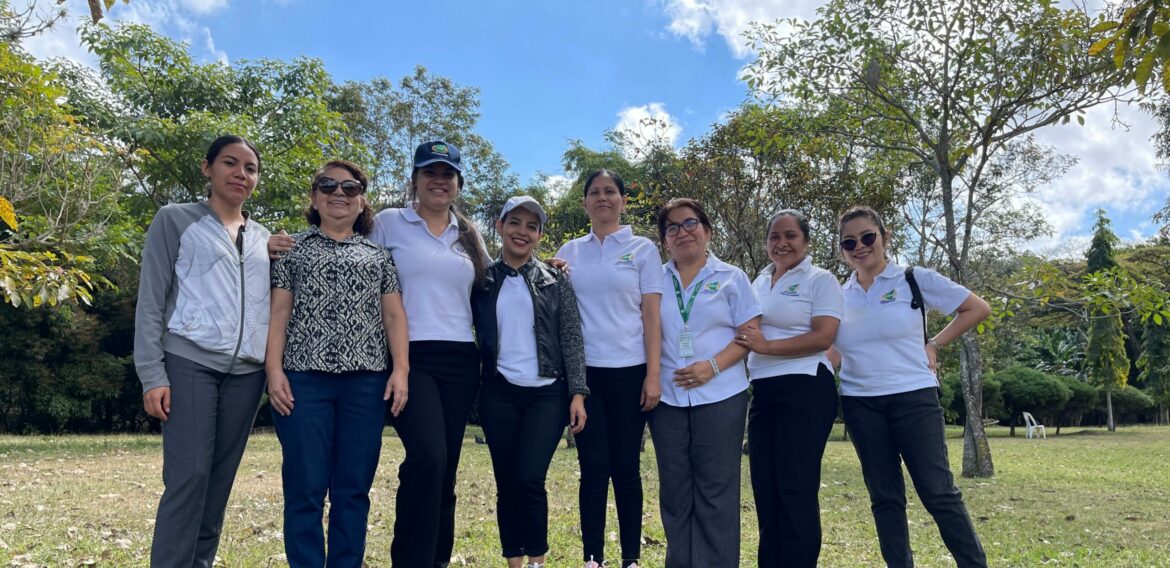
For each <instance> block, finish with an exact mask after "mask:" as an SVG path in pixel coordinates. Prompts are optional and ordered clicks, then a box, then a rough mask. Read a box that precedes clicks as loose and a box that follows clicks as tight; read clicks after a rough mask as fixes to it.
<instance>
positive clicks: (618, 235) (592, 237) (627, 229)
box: [585, 225, 634, 243]
mask: <svg viewBox="0 0 1170 568" xmlns="http://www.w3.org/2000/svg"><path fill="white" fill-rule="evenodd" d="M605 238H607V239H613V240H615V241H617V242H619V243H624V242H626V241H628V240H630V239H632V238H634V228H633V227H631V226H629V225H622V226H621V227H620V228H619V229H618V230H616V231H614V232H612V233H610V234H609V235H607V236H606V237H605ZM600 240H601V239H598V238H597V233H594V232H593V229H589V234H588V235H585V242H589V241H600Z"/></svg>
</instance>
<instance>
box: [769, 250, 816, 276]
mask: <svg viewBox="0 0 1170 568" xmlns="http://www.w3.org/2000/svg"><path fill="white" fill-rule="evenodd" d="M809 268H812V257H811V256H809V255H807V254H805V255H804V259H802V260H801V261H800V262H798V263H796V266H793V267H792V268H789V269H788V272H785V273H784V276H781V278H784V277H785V276H788V275H789V274H796V273H797V272H808V269H809ZM775 273H776V263H772V264H769V265H768V266H765V267H764V269H763V270H761V271H760V276H767V277H768V278H771V277H772V275H773V274H775Z"/></svg>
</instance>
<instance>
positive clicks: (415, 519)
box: [387, 341, 480, 568]
mask: <svg viewBox="0 0 1170 568" xmlns="http://www.w3.org/2000/svg"><path fill="white" fill-rule="evenodd" d="M479 382H480V380H479V351H478V350H477V349H476V347H475V344H474V343H463V342H457V341H412V342H410V378H409V388H410V399H409V401H408V402H407V404H406V408H404V409H403V410H402V412H401V413H400V414H399V415H398V416H397V417H392V418H391V419H390V421H391V424H393V425H394V429H395V430H396V431H397V432H398V437H399V438H400V439H401V440H402V445H403V447H404V448H405V449H406V459H404V460H403V462H402V465H400V466H399V467H398V482H399V483H398V493H397V494H396V496H395V508H394V514H395V517H394V540H393V542H392V543H391V545H390V562H391V564H392V565H393V566H396V567H398V568H423V567H427V566H447V563H448V562H450V560H451V549H452V547H454V545H455V472H456V470H458V468H459V453H460V451H461V450H462V449H463V433H464V431H465V429H466V427H467V415H468V414H469V413H470V412H471V405H472V404H473V403H474V402H475V395H476V393H478V392H479ZM387 415H389V413H387Z"/></svg>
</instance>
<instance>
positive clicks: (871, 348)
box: [830, 207, 991, 567]
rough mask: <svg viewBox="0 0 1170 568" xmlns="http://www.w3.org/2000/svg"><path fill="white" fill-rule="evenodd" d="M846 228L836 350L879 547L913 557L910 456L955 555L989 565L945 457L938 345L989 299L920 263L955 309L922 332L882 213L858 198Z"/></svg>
mask: <svg viewBox="0 0 1170 568" xmlns="http://www.w3.org/2000/svg"><path fill="white" fill-rule="evenodd" d="M840 233H841V252H842V255H843V256H844V258H845V261H846V262H848V263H849V265H850V266H851V267H853V269H854V271H853V274H852V275H850V277H849V279H848V280H847V281H846V282H845V285H844V286H843V287H842V293H843V295H844V297H845V312H844V317H843V318H842V320H841V328H840V329H839V330H838V331H837V339H836V340H835V342H834V345H833V349H834V352H831V353H830V356H831V357H834V358H836V357H837V356H838V355H837V354H838V353H839V357H840V362H841V407H842V410H843V411H844V414H845V424H846V426H848V428H849V432H850V434H852V438H853V447H854V449H856V450H857V457H858V459H859V460H860V461H861V471H862V474H863V475H864V477H865V486H866V488H867V489H868V490H869V498H870V502H871V505H872V507H871V508H872V510H873V517H874V522H875V524H876V525H877V534H878V542H879V544H880V545H881V551H882V557H883V558H884V559H885V561H886V564H887V565H889V566H913V565H914V558H913V556H912V554H911V552H910V532H909V528H908V526H907V523H906V487H905V484H904V482H903V477H902V465H901V464H902V462H905V464H906V469H907V471H908V472H909V473H910V478H911V479H912V480H913V481H914V489H915V491H917V493H918V497H919V498H920V499H921V500H922V505H923V507H925V508H926V510H927V511H928V512H929V513H930V514H931V516H932V517H934V521H935V524H936V525H938V531H939V533H940V534H941V535H942V537H943V542H945V543H946V546H947V549H948V550H950V552H951V555H952V556H953V557H954V559H955V562H956V563H957V564H958V565H959V566H963V567H967V566H980V567H982V566H987V558H986V555H985V554H984V552H983V546H982V545H981V544H980V543H979V537H978V536H977V535H976V534H975V526H974V525H973V524H972V523H971V517H970V516H969V515H968V514H967V508H966V506H964V505H963V497H962V494H961V493H960V492H959V490H958V488H956V487H955V480H954V476H953V475H952V474H951V469H950V463H949V462H948V461H947V446H946V440H945V436H944V430H943V411H942V408H941V407H940V406H939V403H938V392H937V386H938V379H937V377H936V372H937V369H936V365H937V361H938V350H939V349H940V348H941V347H942V346H943V345H946V344H948V343H951V342H952V341H955V340H957V339H958V338H959V336H960V335H962V334H963V333H966V332H967V331H968V330H970V329H972V328H973V327H975V326H976V325H977V324H978V323H979V322H980V321H983V320H984V319H985V318H986V317H987V316H988V314H990V313H991V308H989V307H988V305H987V302H984V301H983V300H982V299H981V298H980V297H979V296H976V295H975V294H972V293H971V291H970V290H968V289H966V288H964V287H963V286H961V285H959V284H956V283H954V282H952V281H950V280H948V279H947V278H946V277H944V276H942V275H940V274H939V273H937V272H935V271H933V270H930V269H926V268H915V269H914V273H913V275H914V280H915V281H916V282H917V283H918V287H919V289H920V290H921V293H922V299H923V301H924V303H925V304H926V307H927V308H929V309H932V310H937V311H940V312H943V313H946V314H950V313H955V314H956V315H955V318H954V319H952V320H951V321H950V323H948V324H947V326H946V327H944V328H943V330H942V331H940V332H939V333H938V334H936V335H935V336H934V337H932V338H930V339H929V340H926V341H924V339H923V338H924V336H925V330H924V329H923V327H922V323H923V322H922V315H921V313H920V312H919V310H917V309H914V308H912V307H911V298H912V292H911V288H910V285H909V283H908V281H907V279H906V271H905V269H904V268H902V267H901V266H898V265H897V264H894V263H892V262H889V261H888V260H887V259H886V244H887V243H888V242H889V238H890V232H889V231H887V230H886V228H885V225H884V224H882V220H881V217H880V216H878V214H877V213H876V212H875V211H874V210H873V209H870V208H868V207H855V208H853V209H850V210H849V211H846V212H845V213H844V214H843V215H842V216H841V220H840ZM924 343H925V346H924Z"/></svg>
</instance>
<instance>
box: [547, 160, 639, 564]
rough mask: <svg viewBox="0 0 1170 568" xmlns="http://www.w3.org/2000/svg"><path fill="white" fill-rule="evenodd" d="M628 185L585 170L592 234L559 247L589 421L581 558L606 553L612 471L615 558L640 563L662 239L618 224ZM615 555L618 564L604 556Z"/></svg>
mask: <svg viewBox="0 0 1170 568" xmlns="http://www.w3.org/2000/svg"><path fill="white" fill-rule="evenodd" d="M628 199H629V198H628V197H627V196H626V185H625V182H623V181H622V178H621V177H620V176H618V175H617V174H616V173H614V172H611V171H609V170H597V171H595V172H593V173H591V174H589V176H588V177H586V178H585V195H584V206H585V213H586V214H588V215H589V223H590V226H591V230H590V232H589V234H588V235H585V236H583V237H580V238H577V239H573V240H571V241H569V242H568V243H565V245H564V246H562V247H561V249H560V251H558V252H557V257H558V258H560V259H563V260H565V261H566V262H568V264H569V265H570V266H572V267H573V272H572V276H571V279H572V281H573V289H574V290H575V291H576V292H577V303H578V306H579V308H580V310H581V328H582V333H583V334H584V336H585V364H586V367H585V378H586V381H587V382H588V384H589V392H590V395H589V398H587V399H585V410H586V411H588V413H589V425H588V426H586V427H585V429H584V430H582V431H581V432H580V433H578V434H577V435H576V436H575V439H576V441H577V459H578V461H579V462H580V465H581V485H580V489H579V493H578V496H579V500H580V504H581V542H582V544H583V545H584V550H583V554H584V562H585V568H599V567H600V566H601V565H603V564H604V563H605V517H606V502H607V501H608V497H609V484H610V480H611V479H612V480H613V495H614V502H615V503H616V505H617V515H618V529H619V534H620V537H619V540H620V543H621V550H622V555H621V564H620V565H617V566H620V568H630V567H633V568H637V565H638V558H639V556H640V555H641V546H642V472H641V447H642V432H643V430H644V429H645V427H646V416H647V415H648V414H649V412H650V411H651V410H653V409H654V407H655V406H657V405H658V399H659V398H660V397H661V396H662V387H661V386H660V385H659V382H658V381H659V361H660V360H661V350H662V339H661V337H660V334H661V333H662V329H661V327H660V323H659V315H658V312H659V309H660V306H661V304H662V260H661V258H659V256H658V248H657V247H655V246H654V243H653V242H651V241H650V240H649V239H647V238H645V237H639V236H636V235H634V232H633V230H632V229H631V228H630V227H629V226H628V225H622V224H621V222H620V221H621V214H622V210H623V209H625V206H626V202H627V201H628ZM609 565H611V566H612V565H614V564H609Z"/></svg>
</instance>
